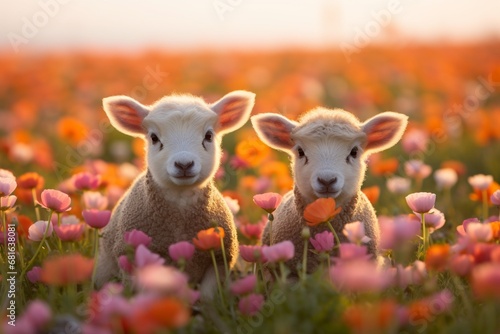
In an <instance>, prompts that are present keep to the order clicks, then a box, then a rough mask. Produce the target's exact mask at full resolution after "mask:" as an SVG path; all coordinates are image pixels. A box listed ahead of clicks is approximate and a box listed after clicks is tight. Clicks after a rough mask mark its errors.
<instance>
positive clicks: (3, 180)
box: [0, 173, 17, 197]
mask: <svg viewBox="0 0 500 334" xmlns="http://www.w3.org/2000/svg"><path fill="white" fill-rule="evenodd" d="M16 187H17V182H16V178H15V177H14V175H12V173H11V174H7V173H5V174H2V176H0V197H3V196H9V195H10V194H12V192H13V191H14V189H16Z"/></svg>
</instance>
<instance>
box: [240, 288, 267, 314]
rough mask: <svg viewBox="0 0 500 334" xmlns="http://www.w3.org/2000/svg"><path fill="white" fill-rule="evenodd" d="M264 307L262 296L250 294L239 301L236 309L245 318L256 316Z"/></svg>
mask: <svg viewBox="0 0 500 334" xmlns="http://www.w3.org/2000/svg"><path fill="white" fill-rule="evenodd" d="M262 305H264V296H263V295H260V294H255V293H252V294H250V295H248V296H245V297H243V298H241V299H240V301H239V303H238V309H239V310H240V312H241V314H243V315H245V316H248V317H250V316H252V315H255V314H257V313H258V312H259V311H260V309H261V308H262Z"/></svg>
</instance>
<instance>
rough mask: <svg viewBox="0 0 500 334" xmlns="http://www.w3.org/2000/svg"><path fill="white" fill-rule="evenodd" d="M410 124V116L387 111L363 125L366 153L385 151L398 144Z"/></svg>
mask: <svg viewBox="0 0 500 334" xmlns="http://www.w3.org/2000/svg"><path fill="white" fill-rule="evenodd" d="M407 124H408V116H406V115H403V114H399V113H395V112H391V111H386V112H383V113H380V114H378V115H376V116H374V117H372V118H370V119H369V120H367V121H366V122H364V123H363V125H362V129H363V131H364V132H365V133H366V146H365V152H369V153H374V152H379V151H383V150H385V149H388V148H389V147H392V146H393V145H394V144H396V143H397V142H398V141H399V140H400V139H401V136H402V135H403V132H404V131H405V129H406V125H407Z"/></svg>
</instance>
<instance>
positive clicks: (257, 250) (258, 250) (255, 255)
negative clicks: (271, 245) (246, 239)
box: [240, 245, 267, 263]
mask: <svg viewBox="0 0 500 334" xmlns="http://www.w3.org/2000/svg"><path fill="white" fill-rule="evenodd" d="M263 248H265V247H262V246H250V245H240V255H241V258H242V259H243V260H245V261H247V262H251V263H254V262H260V263H264V262H267V259H266V258H265V256H264V254H263V252H262V249H263Z"/></svg>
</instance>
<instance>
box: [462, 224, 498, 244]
mask: <svg viewBox="0 0 500 334" xmlns="http://www.w3.org/2000/svg"><path fill="white" fill-rule="evenodd" d="M465 232H466V233H467V236H469V238H471V239H472V240H474V241H476V242H488V241H490V240H491V239H492V238H493V229H492V228H491V225H490V224H482V223H470V224H468V225H467V230H466V231H465Z"/></svg>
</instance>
